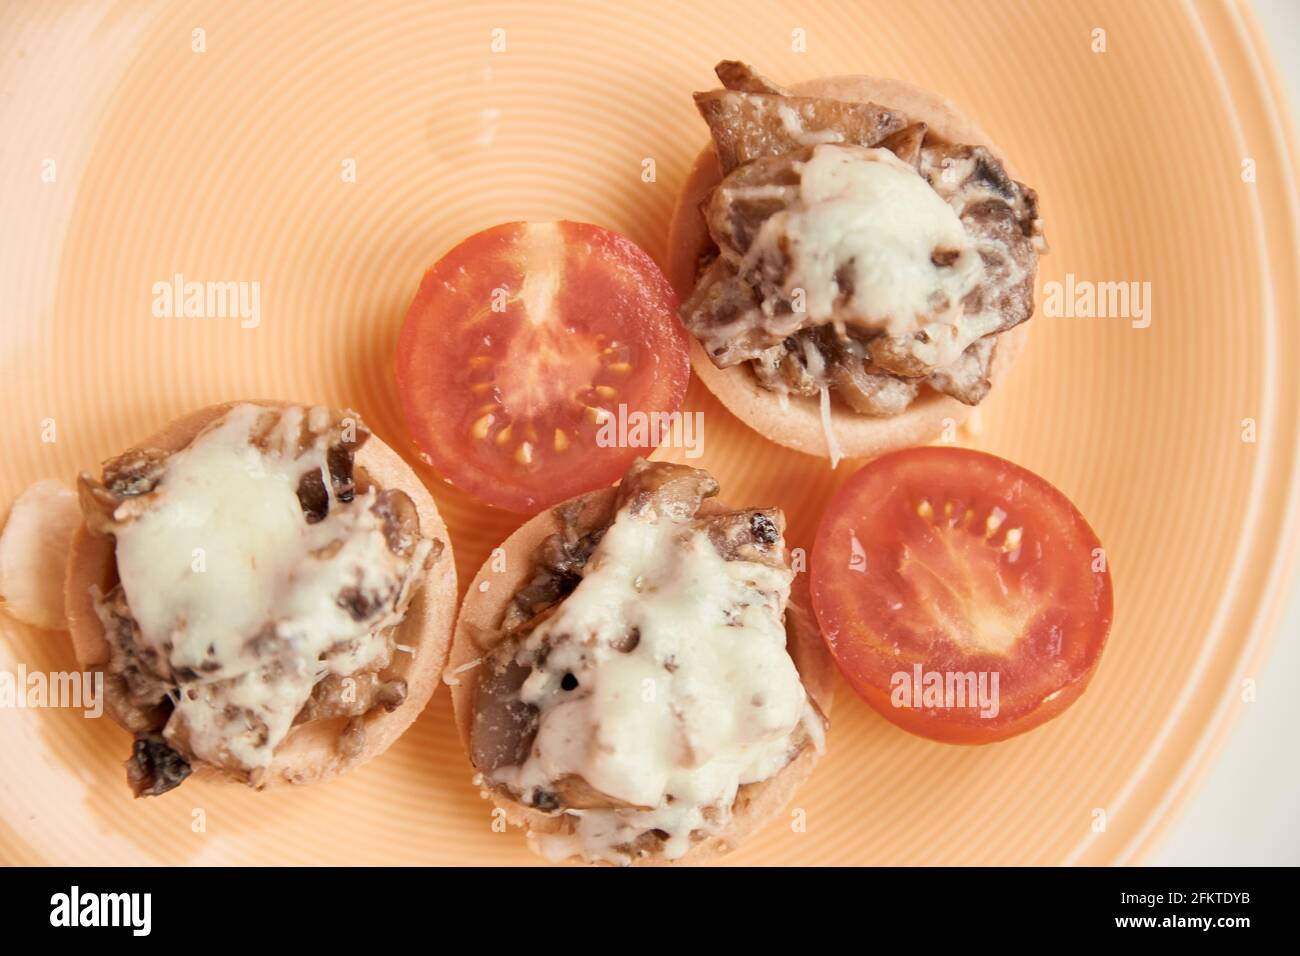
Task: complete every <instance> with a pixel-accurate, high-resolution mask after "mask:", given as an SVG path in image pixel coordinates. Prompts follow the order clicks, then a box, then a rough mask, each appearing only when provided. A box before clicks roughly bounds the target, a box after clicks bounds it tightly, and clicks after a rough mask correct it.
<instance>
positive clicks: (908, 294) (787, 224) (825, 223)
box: [747, 145, 984, 335]
mask: <svg viewBox="0 0 1300 956" xmlns="http://www.w3.org/2000/svg"><path fill="white" fill-rule="evenodd" d="M799 193H800V195H799V201H798V202H796V203H794V204H792V205H791V206H790V207H788V208H786V209H784V210H782V211H781V212H778V213H776V214H775V215H772V216H770V217H768V219H767V220H765V221H764V223H763V225H762V226H761V228H760V230H759V233H758V235H757V237H756V238H755V241H754V243H753V244H752V246H751V247H750V249H749V251H748V253H747V259H748V260H751V263H750V264H752V262H756V261H757V260H759V259H761V258H763V257H766V256H771V257H774V258H776V259H777V261H782V260H783V259H784V257H785V255H786V252H787V250H788V254H789V259H790V263H789V265H790V268H789V270H788V271H787V273H786V275H785V281H784V291H785V293H786V294H787V295H788V296H793V295H794V293H795V290H797V289H802V290H803V297H804V302H805V307H806V312H807V315H808V318H809V319H810V320H811V321H812V323H814V324H817V323H822V322H827V321H830V320H831V319H832V318H835V319H839V320H842V321H845V322H847V323H849V324H855V325H860V326H863V327H867V328H871V329H883V330H884V331H886V332H887V333H889V334H890V335H902V334H906V333H909V332H914V331H916V330H917V329H919V328H922V327H923V326H926V325H930V324H932V323H935V322H936V321H939V322H946V323H956V322H957V321H958V320H959V319H960V318H961V314H962V305H961V301H962V299H963V298H964V297H965V296H966V295H967V294H968V293H969V292H971V290H973V289H974V288H975V287H976V286H978V285H979V283H980V281H981V279H982V278H983V275H984V267H983V263H982V261H981V259H980V256H979V253H978V251H977V250H976V249H975V247H974V245H973V244H972V242H971V240H970V237H969V236H968V235H967V233H966V230H965V228H964V227H963V226H962V223H961V220H960V219H959V218H958V217H957V213H956V212H955V211H954V210H953V208H952V207H951V206H950V205H948V203H946V202H945V201H944V200H943V198H942V197H941V196H939V194H938V193H936V192H935V191H934V189H932V188H931V187H930V185H929V184H928V183H927V182H926V181H925V180H924V179H922V178H921V176H920V175H919V174H918V173H917V172H916V170H915V169H913V168H912V167H911V166H909V165H907V164H906V163H904V162H902V161H901V160H900V159H898V157H897V156H895V155H894V154H893V153H892V152H890V151H889V150H887V149H866V148H862V147H848V146H834V145H820V146H817V147H816V148H815V149H814V150H813V153H812V156H811V158H810V159H809V160H808V161H807V162H805V163H803V164H801V166H800V187H799ZM937 250H943V251H952V252H955V253H956V254H957V255H956V258H955V259H954V261H953V262H952V264H951V265H948V266H937V265H935V264H934V262H933V261H932V259H931V257H932V256H933V254H934V253H935V252H936V251H937ZM841 269H843V270H846V273H845V274H846V275H847V277H848V278H849V279H850V280H851V283H852V289H851V293H850V294H849V295H848V297H847V301H846V302H841V303H840V306H839V308H838V309H837V308H836V304H837V302H836V300H837V298H839V297H840V295H841V290H840V288H839V284H838V283H837V281H836V276H837V273H839V272H840V270H841Z"/></svg>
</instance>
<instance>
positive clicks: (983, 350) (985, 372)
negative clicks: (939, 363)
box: [926, 335, 997, 405]
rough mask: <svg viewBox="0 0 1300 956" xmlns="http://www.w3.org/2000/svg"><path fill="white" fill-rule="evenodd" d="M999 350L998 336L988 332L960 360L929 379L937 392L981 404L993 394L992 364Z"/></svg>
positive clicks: (967, 402) (964, 401)
mask: <svg viewBox="0 0 1300 956" xmlns="http://www.w3.org/2000/svg"><path fill="white" fill-rule="evenodd" d="M996 349H997V336H996V335H986V336H984V338H982V339H980V340H979V341H978V342H973V343H971V345H970V347H969V348H967V349H966V351H965V352H963V353H962V354H961V357H960V358H959V359H957V361H955V362H953V363H952V364H951V365H949V366H947V367H946V368H941V369H939V370H938V371H937V372H935V373H934V374H933V375H931V376H930V377H929V378H927V379H926V382H927V383H928V384H929V385H930V387H931V388H933V389H934V390H935V391H938V392H942V393H943V394H945V395H951V396H952V397H953V398H955V399H957V401H959V402H962V403H964V404H966V405H978V404H979V403H980V402H981V401H982V400H983V398H984V396H985V395H987V394H988V393H989V387H990V386H989V366H990V365H991V364H992V362H993V353H994V352H995V351H996Z"/></svg>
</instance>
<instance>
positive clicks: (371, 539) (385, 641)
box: [114, 405, 431, 769]
mask: <svg viewBox="0 0 1300 956" xmlns="http://www.w3.org/2000/svg"><path fill="white" fill-rule="evenodd" d="M323 411H324V410H323V409H322V410H320V412H321V413H323ZM265 414H266V410H265V409H263V408H260V407H258V406H254V405H240V406H237V407H236V408H234V409H232V410H231V411H230V412H229V413H227V415H226V416H225V417H224V418H223V419H222V420H221V421H219V422H217V423H215V424H214V425H213V426H210V427H209V429H208V430H206V431H204V432H203V433H201V434H200V435H199V436H198V437H197V438H196V439H195V440H194V442H193V443H192V444H191V445H190V446H189V447H188V448H186V449H184V450H182V451H179V452H177V453H175V454H174V455H172V456H171V457H170V458H169V459H168V460H167V462H166V465H165V471H164V473H163V476H162V479H161V481H160V482H159V484H158V486H157V488H156V490H155V491H154V492H153V493H152V494H151V495H150V496H149V500H148V502H147V507H145V508H144V509H143V510H140V511H139V513H134V512H135V511H137V509H138V507H139V504H140V502H139V501H138V500H133V501H131V502H129V508H128V505H123V506H122V507H121V508H119V511H120V512H125V511H127V510H130V511H131V512H132V513H133V516H132V517H131V518H130V520H122V521H121V523H120V524H119V526H118V527H117V528H116V530H115V531H114V537H115V538H116V542H117V545H116V547H117V552H116V553H117V567H118V574H119V577H120V578H121V582H122V587H123V589H124V591H125V593H126V598H127V603H128V605H129V607H130V609H131V613H132V616H133V617H134V618H135V620H136V622H137V624H138V625H139V629H140V642H141V643H142V644H143V645H144V646H145V647H149V648H153V649H154V650H156V651H157V652H158V653H159V654H160V655H161V657H162V658H163V659H164V660H166V661H167V662H168V664H169V665H170V667H171V668H172V670H173V671H182V673H184V670H182V669H188V670H192V671H194V672H196V673H197V674H198V679H197V680H188V679H183V680H178V683H179V684H180V685H181V686H180V689H179V692H178V694H177V695H176V697H175V699H174V703H175V711H174V713H173V715H172V718H171V719H170V721H169V723H168V726H167V729H166V734H167V736H168V738H169V739H172V738H174V737H175V736H176V735H177V734H180V735H181V737H182V741H183V743H184V744H185V747H184V750H185V751H186V752H188V753H190V754H192V755H193V756H195V757H197V758H199V759H200V760H204V761H207V762H211V763H215V764H219V765H223V766H231V765H232V764H237V765H239V766H242V767H244V768H248V769H257V768H262V767H266V766H267V765H269V763H270V761H271V758H272V754H273V751H274V749H275V747H276V745H277V744H278V743H280V742H281V741H282V740H283V739H284V737H285V736H286V735H287V734H288V732H289V729H290V727H291V726H292V724H293V720H294V718H295V716H296V715H297V714H298V712H299V711H300V710H301V709H302V706H303V705H304V704H305V703H306V702H307V699H308V698H309V697H310V695H311V692H312V688H313V687H314V686H315V684H316V683H317V681H319V680H320V679H321V678H322V677H324V676H325V675H326V674H328V673H334V674H339V675H347V674H352V673H356V672H358V671H360V670H366V669H369V668H372V667H373V666H383V665H384V664H386V663H387V660H388V657H389V655H391V652H392V648H391V646H390V641H389V638H388V637H387V636H386V635H384V636H381V632H382V630H383V629H384V628H385V627H387V626H389V625H391V624H393V623H396V621H397V620H398V619H400V614H393V613H391V612H390V613H388V614H387V616H381V618H380V619H379V621H378V623H376V620H375V618H373V617H372V618H370V619H369V620H366V621H357V620H355V619H354V618H353V616H352V615H351V614H350V613H349V611H348V609H347V607H346V606H345V605H344V604H343V603H341V602H340V600H339V596H340V593H341V592H343V591H345V590H346V589H349V588H357V589H359V590H360V592H361V593H363V594H364V595H366V597H367V598H368V599H371V600H375V601H382V602H383V604H384V606H385V607H388V608H392V607H394V606H395V605H396V604H397V603H398V602H397V598H398V595H399V593H400V592H401V590H402V588H403V587H404V585H405V582H406V579H407V574H408V570H409V568H413V567H419V566H422V565H423V562H424V560H425V558H426V556H427V554H428V551H429V548H430V547H431V544H430V542H428V541H427V540H421V541H420V543H419V545H418V546H417V549H416V551H415V554H414V556H413V557H412V558H411V559H410V561H409V562H408V561H406V560H405V559H401V558H399V557H398V556H396V555H394V554H393V553H392V552H391V551H390V550H389V548H388V546H387V543H386V540H385V538H384V534H383V523H382V519H381V518H380V517H379V516H377V515H375V514H374V513H373V512H372V511H371V506H372V505H373V504H374V501H375V490H374V489H373V488H372V489H370V490H369V491H367V492H366V493H365V494H358V495H357V496H356V498H355V499H354V500H353V501H352V502H351V503H345V502H340V501H338V500H337V499H335V498H334V497H333V491H332V489H331V488H330V483H329V481H328V480H326V481H325V486H326V488H327V490H328V491H329V494H330V508H329V512H328V514H327V516H326V517H325V518H324V519H323V520H321V521H319V522H317V523H315V524H310V525H309V524H307V523H306V521H305V519H304V516H303V512H302V507H301V505H300V504H299V501H298V497H297V488H298V482H299V479H300V478H301V477H302V475H303V474H305V473H306V472H308V471H312V470H315V469H322V468H324V467H325V464H326V461H325V455H326V452H327V450H328V449H327V448H326V447H325V442H324V440H323V439H318V440H317V441H316V442H315V443H314V444H313V445H312V446H311V447H308V448H306V449H304V450H302V451H301V452H300V451H299V449H298V436H299V434H300V431H301V428H302V425H303V416H304V415H305V414H312V415H316V414H317V410H313V411H312V412H304V410H303V409H300V408H290V409H287V410H285V411H284V412H282V413H280V419H279V423H278V424H277V425H276V427H275V429H274V430H273V431H272V433H271V435H270V438H269V440H268V441H267V442H266V444H267V446H268V450H267V451H263V450H261V449H259V448H257V447H254V446H253V445H252V444H250V436H251V435H252V434H254V431H255V427H256V426H257V425H258V422H259V419H260V418H261V417H262V416H263V415H265ZM323 474H326V475H327V474H328V470H326V471H324V472H323ZM118 517H119V518H121V517H123V515H121V514H119V515H118ZM230 705H233V707H234V708H236V709H237V711H241V712H242V711H245V710H246V711H247V712H248V716H251V717H253V718H256V719H257V720H260V721H262V722H263V723H264V724H265V729H266V733H265V734H264V735H263V734H262V733H261V732H260V730H259V729H257V728H256V726H255V721H252V720H249V719H246V715H245V714H243V713H240V712H231V711H230V710H229V706H230Z"/></svg>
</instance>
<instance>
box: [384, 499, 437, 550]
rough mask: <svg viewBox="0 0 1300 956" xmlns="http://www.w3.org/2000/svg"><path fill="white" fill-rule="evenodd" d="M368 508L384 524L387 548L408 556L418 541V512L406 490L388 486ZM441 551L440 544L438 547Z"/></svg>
mask: <svg viewBox="0 0 1300 956" xmlns="http://www.w3.org/2000/svg"><path fill="white" fill-rule="evenodd" d="M370 510H371V511H372V512H373V513H374V514H375V516H376V517H378V518H379V519H380V520H381V521H382V522H383V525H384V541H385V542H386V543H387V545H388V550H389V551H391V552H393V554H396V555H398V556H400V557H404V558H405V557H410V555H411V553H412V552H413V551H414V550H415V546H416V545H417V544H418V543H419V541H420V513H419V512H418V511H417V510H416V508H415V502H413V501H412V500H411V498H410V496H409V495H407V494H406V492H404V491H401V490H399V489H397V488H388V489H386V490H384V491H381V492H380V493H379V494H378V495H377V496H376V497H375V503H374V504H372V505H371V506H370ZM438 551H439V552H441V551H442V548H441V546H439V547H438Z"/></svg>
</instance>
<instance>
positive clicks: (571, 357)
mask: <svg viewBox="0 0 1300 956" xmlns="http://www.w3.org/2000/svg"><path fill="white" fill-rule="evenodd" d="M688 343H689V339H688V337H687V333H686V330H685V329H684V328H683V327H682V325H681V322H680V320H679V319H678V317H677V299H676V295H675V294H674V292H673V290H672V287H671V286H670V285H669V283H668V280H667V279H666V278H665V277H664V275H663V273H662V272H661V271H660V270H659V267H658V266H657V265H656V264H655V262H654V260H653V259H651V258H650V257H649V256H648V255H647V254H646V253H645V252H644V251H642V250H641V249H640V248H639V247H637V246H636V245H635V244H634V243H632V242H631V241H630V240H629V239H627V238H625V237H623V236H620V235H618V234H617V233H613V232H610V231H609V230H606V229H602V228H600V227H598V226H593V225H589V224H586V223H575V222H555V223H523V222H515V223H503V224H501V225H498V226H493V227H491V228H489V229H486V230H484V231H482V232H479V233H476V234H474V235H472V236H469V237H467V238H466V239H464V240H463V241H462V242H460V243H459V244H457V245H456V246H455V247H454V248H453V249H451V250H450V251H449V252H448V253H446V254H445V255H444V256H443V257H442V258H441V259H439V260H438V262H437V263H435V264H434V265H433V266H432V267H431V268H430V269H429V270H428V271H427V272H426V273H425V275H424V278H423V280H422V281H421V283H420V287H419V289H418V291H417V292H416V295H415V298H414V300H413V301H412V303H411V306H410V308H409V309H408V311H407V315H406V319H405V321H404V322H403V325H402V329H401V333H400V335H399V337H398V345H397V354H396V361H395V366H396V374H397V383H398V393H399V396H400V399H401V404H402V410H403V413H404V415H405V417H406V420H407V423H408V425H409V427H410V429H411V432H412V434H413V436H414V438H415V440H416V443H417V445H418V446H419V447H420V449H421V450H422V451H423V452H424V454H425V455H426V456H427V457H428V460H429V461H430V463H431V464H432V465H433V467H434V468H435V469H436V470H437V471H438V472H439V473H440V474H441V475H442V476H443V477H444V478H445V479H446V480H447V481H448V482H449V483H450V484H452V485H454V486H456V487H458V488H460V489H462V490H463V491H466V492H467V493H469V494H471V495H473V496H475V497H476V498H478V499H480V500H481V501H484V502H485V503H487V504H490V505H494V506H496V507H500V508H504V509H506V510H510V511H517V512H523V513H534V512H537V511H539V510H541V509H542V508H545V507H548V506H550V505H552V504H556V503H558V502H560V501H563V500H565V499H567V498H571V497H573V496H574V495H577V494H581V493H583V492H586V491H590V490H592V489H594V488H599V487H602V486H604V485H608V484H609V483H610V482H612V481H614V480H615V479H616V478H618V477H619V476H620V475H622V474H623V473H624V472H625V471H626V469H627V466H628V465H629V464H631V462H632V460H633V459H634V458H636V457H637V456H638V455H649V454H650V452H651V451H652V450H653V445H639V446H634V447H622V446H618V445H610V444H609V443H608V442H604V441H598V437H599V436H601V435H602V434H605V433H606V432H602V426H603V424H604V423H605V422H607V421H608V420H609V418H610V417H611V416H613V417H615V418H616V417H617V412H618V409H619V406H624V407H625V408H626V410H627V412H628V413H629V414H631V413H643V414H646V415H651V414H655V413H673V412H676V411H677V410H678V409H679V408H680V406H681V402H682V399H683V398H684V397H685V392H686V386H687V383H688V381H689V378H690V353H689V344H688Z"/></svg>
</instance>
